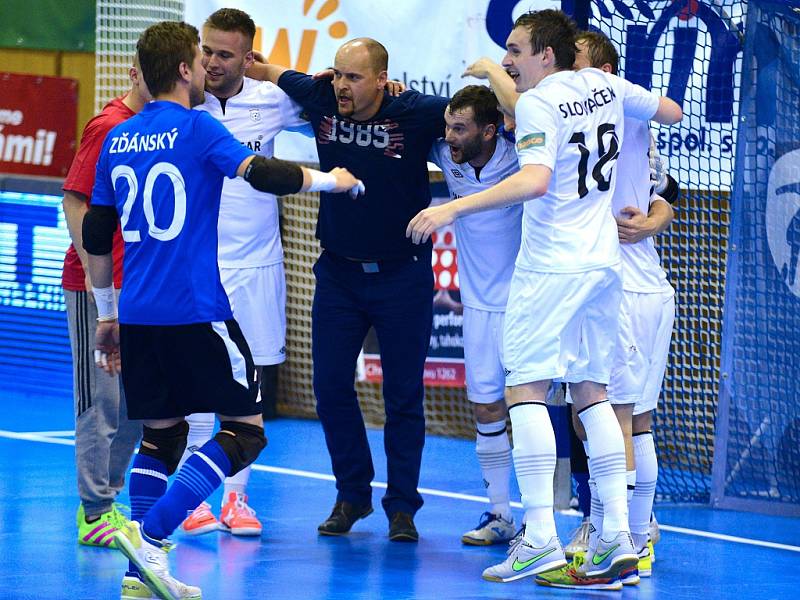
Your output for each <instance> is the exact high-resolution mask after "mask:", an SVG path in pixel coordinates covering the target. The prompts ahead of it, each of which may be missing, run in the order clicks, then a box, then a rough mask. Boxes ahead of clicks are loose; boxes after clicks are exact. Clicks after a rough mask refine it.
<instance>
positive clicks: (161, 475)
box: [128, 454, 167, 574]
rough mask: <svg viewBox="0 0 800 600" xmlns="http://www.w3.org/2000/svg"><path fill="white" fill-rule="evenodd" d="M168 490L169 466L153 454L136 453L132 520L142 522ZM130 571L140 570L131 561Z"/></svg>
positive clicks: (131, 484) (131, 488)
mask: <svg viewBox="0 0 800 600" xmlns="http://www.w3.org/2000/svg"><path fill="white" fill-rule="evenodd" d="M166 491H167V466H166V465H165V464H164V463H163V462H161V461H160V460H158V459H157V458H153V457H152V456H146V455H144V454H136V455H134V457H133V467H132V468H131V477H130V480H129V482H128V492H129V494H130V497H131V520H133V521H139V522H141V521H142V520H143V519H144V516H145V514H147V511H149V510H150V509H151V508H152V507H153V505H154V504H155V503H156V502H157V501H158V500H159V498H161V497H162V496H163V495H164V492H166ZM130 571H131V572H133V573H136V574H138V573H139V570H138V569H137V568H136V567H135V566H134V565H133V563H131V565H130Z"/></svg>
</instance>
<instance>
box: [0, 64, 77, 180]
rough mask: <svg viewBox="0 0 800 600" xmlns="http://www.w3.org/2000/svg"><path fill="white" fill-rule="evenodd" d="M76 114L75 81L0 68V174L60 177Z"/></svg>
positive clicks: (66, 163) (71, 147)
mask: <svg viewBox="0 0 800 600" xmlns="http://www.w3.org/2000/svg"><path fill="white" fill-rule="evenodd" d="M77 119H78V82H77V81H76V80H74V79H66V78H64V77H42V76H38V75H19V74H16V73H0V173H15V174H21V175H46V176H51V177H65V176H66V174H67V171H68V170H69V165H70V163H71V162H72V157H73V156H74V155H75V127H76V123H77Z"/></svg>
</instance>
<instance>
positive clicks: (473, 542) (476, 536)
mask: <svg viewBox="0 0 800 600" xmlns="http://www.w3.org/2000/svg"><path fill="white" fill-rule="evenodd" d="M513 537H514V518H513V517H512V518H511V520H510V521H507V520H505V519H504V518H503V517H501V516H499V515H496V514H494V513H491V512H485V513H483V515H481V520H480V522H479V523H478V526H477V527H476V528H475V529H472V530H470V531H468V532H467V533H465V534H464V535H462V536H461V543H463V544H467V545H468V546H490V545H492V544H504V543H506V542H508V541H509V540H510V539H512V538H513Z"/></svg>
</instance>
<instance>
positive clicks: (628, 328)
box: [608, 119, 675, 414]
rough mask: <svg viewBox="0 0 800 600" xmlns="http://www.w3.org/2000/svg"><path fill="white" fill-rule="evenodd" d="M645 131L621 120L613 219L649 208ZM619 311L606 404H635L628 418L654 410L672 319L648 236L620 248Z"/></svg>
mask: <svg viewBox="0 0 800 600" xmlns="http://www.w3.org/2000/svg"><path fill="white" fill-rule="evenodd" d="M650 139H651V137H650V127H649V125H648V124H647V123H645V122H642V121H637V120H635V119H626V122H625V138H624V140H623V143H622V148H621V150H620V155H619V160H618V161H617V166H616V170H617V186H616V192H615V193H614V197H613V199H612V208H613V211H614V214H615V215H617V216H619V215H620V213H621V211H622V209H623V208H625V207H626V206H634V207H636V208H638V209H639V210H641V211H642V212H643V213H644V214H647V212H648V210H649V208H650V200H651V197H650V177H649V151H650ZM620 253H621V257H622V289H623V295H622V307H621V312H620V326H619V333H618V341H617V347H616V351H615V358H614V366H613V369H612V371H611V381H610V382H609V385H608V399H609V401H610V402H611V403H612V404H635V406H634V414H641V413H644V412H648V411H650V410H653V409H655V407H656V404H657V402H658V396H659V393H660V391H661V382H662V380H663V378H664V371H665V369H666V365H667V355H668V353H669V345H670V338H671V336H672V326H673V322H674V319H675V298H674V297H675V290H674V289H673V288H672V286H671V285H670V284H669V282H668V281H667V274H666V273H665V272H664V269H663V268H662V267H661V260H660V258H659V256H658V252H657V251H656V249H655V245H654V243H653V238H652V237H646V238H644V239H643V240H641V241H639V242H637V243H635V244H621V245H620Z"/></svg>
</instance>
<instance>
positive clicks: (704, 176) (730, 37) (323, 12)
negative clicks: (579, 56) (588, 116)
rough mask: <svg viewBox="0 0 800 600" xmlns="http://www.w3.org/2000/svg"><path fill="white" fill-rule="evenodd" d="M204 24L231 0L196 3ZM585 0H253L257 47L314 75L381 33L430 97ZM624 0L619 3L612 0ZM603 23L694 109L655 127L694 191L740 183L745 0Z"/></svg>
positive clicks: (701, 1) (395, 72)
mask: <svg viewBox="0 0 800 600" xmlns="http://www.w3.org/2000/svg"><path fill="white" fill-rule="evenodd" d="M187 4H188V5H187V8H186V11H187V12H186V18H187V20H188V21H189V22H191V23H193V24H195V25H197V26H200V25H202V23H203V21H204V20H205V19H206V17H208V15H210V14H211V13H212V12H214V11H215V10H217V9H219V8H223V7H224V6H226V5H227V4H226V3H225V2H223V1H222V0H196V1H195V2H190V3H187ZM575 4H576V3H575V2H574V0H564V1H563V2H558V1H553V0H519V1H515V0H459V1H455V0H443V1H441V2H429V1H428V0H405V1H404V2H396V1H394V0H371V1H369V2H366V1H364V0H341V1H340V2H329V1H325V0H317V1H316V2H313V1H309V0H242V1H241V2H239V3H238V4H237V6H238V7H239V8H241V9H242V10H244V11H246V12H248V13H249V14H250V15H251V16H252V17H253V19H254V21H255V22H256V25H257V26H258V34H257V36H256V40H255V44H254V45H255V48H256V50H259V51H260V52H262V54H264V56H265V57H267V58H268V60H269V61H270V62H273V63H275V64H280V65H283V66H287V67H290V68H293V69H297V70H299V71H304V72H309V73H314V72H316V71H320V70H322V69H324V68H326V67H329V66H330V65H332V64H333V58H334V55H335V54H336V50H337V48H338V47H339V46H340V45H341V44H342V43H343V42H345V41H347V40H349V39H352V38H355V37H361V36H366V37H372V38H375V39H377V40H378V41H380V42H382V43H383V44H384V45H385V46H386V47H387V50H388V51H389V77H390V78H393V79H397V80H399V81H402V82H403V83H405V84H406V86H407V87H409V88H411V89H415V90H419V91H421V92H423V93H426V94H435V95H441V96H451V95H452V94H454V93H455V92H456V91H457V90H459V89H460V88H462V87H464V86H465V85H468V84H474V83H476V80H474V79H462V77H461V73H462V72H463V71H464V68H465V67H466V66H467V65H469V64H471V63H472V62H474V61H475V60H476V59H478V58H480V57H481V56H487V57H489V58H490V59H492V60H494V61H497V62H500V61H501V60H502V58H503V55H504V53H505V40H506V37H507V36H508V34H509V32H510V31H511V27H512V25H513V22H514V19H515V18H516V17H517V16H519V15H520V14H522V13H523V12H525V11H527V10H529V9H543V8H563V9H564V10H565V11H568V12H570V11H572V10H573V8H574V6H575ZM612 4H613V6H614V10H609V9H608V7H607V5H612ZM591 6H592V15H593V18H592V21H591V25H593V26H595V27H598V28H600V29H601V30H602V31H604V32H606V33H608V34H609V37H611V39H612V40H613V42H614V44H615V45H616V47H617V49H618V50H619V53H620V56H621V63H620V67H621V70H622V72H623V73H624V75H625V77H626V78H627V79H629V80H631V81H633V82H635V83H638V84H641V85H643V86H645V87H647V88H650V89H653V90H654V91H657V92H659V93H661V94H665V95H668V96H670V97H671V98H673V99H674V100H676V101H677V102H679V103H680V104H681V105H682V106H683V110H684V113H685V114H686V118H685V119H684V121H683V122H682V123H681V124H680V125H679V126H676V127H671V128H661V129H658V130H657V131H656V132H655V135H656V139H657V142H658V147H659V151H660V152H661V154H662V155H663V156H664V157H665V158H666V160H667V163H668V166H669V169H670V171H671V172H672V174H673V176H675V177H676V179H677V180H678V181H680V182H681V184H682V186H683V187H684V188H691V189H713V190H718V189H730V186H731V174H732V173H733V160H734V140H735V136H736V123H737V122H738V115H737V112H736V111H737V106H738V103H737V100H738V99H737V97H736V92H737V90H738V77H739V73H740V72H741V50H742V39H743V34H742V31H743V27H744V14H743V12H744V8H743V7H744V6H745V4H744V3H743V2H741V1H740V0H691V2H690V1H689V0H677V1H672V0H657V1H653V2H647V3H645V2H639V1H635V0H615V1H614V2H613V3H612V2H610V1H608V2H604V1H603V0H595V1H594V2H593V3H592V5H591ZM276 155H278V156H280V157H282V158H287V159H291V160H305V161H315V160H316V150H315V148H314V142H313V140H312V139H309V138H304V137H303V136H301V135H300V134H281V136H279V137H278V141H277V144H276Z"/></svg>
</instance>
